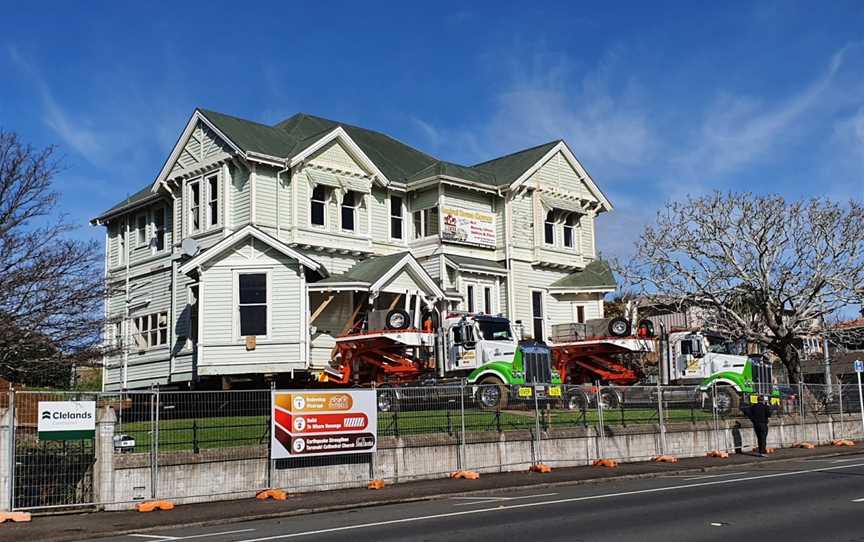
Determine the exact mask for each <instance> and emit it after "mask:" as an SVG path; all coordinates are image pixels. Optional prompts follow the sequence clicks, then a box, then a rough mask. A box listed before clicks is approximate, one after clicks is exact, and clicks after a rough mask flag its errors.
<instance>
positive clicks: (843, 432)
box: [829, 382, 846, 438]
mask: <svg viewBox="0 0 864 542" xmlns="http://www.w3.org/2000/svg"><path fill="white" fill-rule="evenodd" d="M829 385H830V384H829ZM839 386H840V393H839V394H837V398H838V401H839V405H840V435H839V436H838V435H837V432H836V431H835V432H834V438H845V437H846V426H844V425H843V383H842V382H841V383H840V384H839Z"/></svg>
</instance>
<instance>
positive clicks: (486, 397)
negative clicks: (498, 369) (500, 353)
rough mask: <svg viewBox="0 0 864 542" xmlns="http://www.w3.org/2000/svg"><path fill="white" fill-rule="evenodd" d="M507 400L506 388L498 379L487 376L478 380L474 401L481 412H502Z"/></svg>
mask: <svg viewBox="0 0 864 542" xmlns="http://www.w3.org/2000/svg"><path fill="white" fill-rule="evenodd" d="M508 399H509V397H508V390H507V386H505V385H504V383H503V382H501V380H500V379H498V378H496V377H494V376H487V377H484V378H482V379H481V380H480V382H479V387H478V388H477V395H476V397H475V400H476V401H477V404H478V405H480V409H481V410H504V409H505V408H507V400H508Z"/></svg>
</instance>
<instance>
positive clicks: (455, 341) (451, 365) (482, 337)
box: [442, 314, 561, 409]
mask: <svg viewBox="0 0 864 542" xmlns="http://www.w3.org/2000/svg"><path fill="white" fill-rule="evenodd" d="M442 327H443V331H444V343H445V347H444V350H445V356H446V358H445V372H446V374H448V375H455V374H458V373H463V374H466V373H467V380H468V383H469V384H471V385H473V386H475V398H476V399H477V401H478V403H479V405H480V406H481V407H482V408H487V409H495V408H504V407H506V406H507V403H508V402H509V401H510V400H511V399H512V400H520V399H521V400H527V399H532V398H534V395H535V394H536V395H537V398H538V399H540V398H543V399H547V398H560V397H561V376H560V375H559V374H558V371H556V370H555V369H553V368H552V355H551V352H550V350H549V348H548V347H547V346H546V345H544V344H540V343H529V342H521V343H520V342H519V340H518V339H517V334H516V332H515V329H514V328H513V326H512V325H511V323H510V320H508V319H507V318H504V317H500V316H489V315H482V314H481V315H468V314H466V315H459V316H457V317H452V318H447V319H445V320H444V322H443V326H442Z"/></svg>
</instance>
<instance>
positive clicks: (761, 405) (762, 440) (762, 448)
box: [742, 395, 771, 457]
mask: <svg viewBox="0 0 864 542" xmlns="http://www.w3.org/2000/svg"><path fill="white" fill-rule="evenodd" d="M742 410H744V414H745V415H746V416H747V417H748V418H750V421H751V422H752V423H753V432H754V433H756V442H757V443H758V446H759V457H767V455H768V448H767V445H766V443H767V441H768V419H769V418H770V417H771V409H770V408H769V407H768V405H767V404H766V403H765V400H764V399H763V397H762V396H761V395H759V396H757V397H756V403H755V404H752V405H750V406H749V407H745V408H744V409H742Z"/></svg>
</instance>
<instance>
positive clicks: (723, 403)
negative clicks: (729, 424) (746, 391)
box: [714, 386, 741, 416]
mask: <svg viewBox="0 0 864 542" xmlns="http://www.w3.org/2000/svg"><path fill="white" fill-rule="evenodd" d="M714 397H715V400H716V403H717V413H718V414H722V415H724V416H728V415H729V414H733V413H735V412H738V409H739V408H741V395H740V394H739V393H738V392H737V391H736V390H735V388H733V387H732V386H714Z"/></svg>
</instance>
